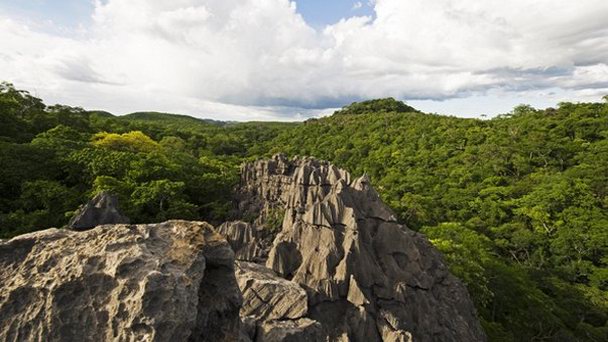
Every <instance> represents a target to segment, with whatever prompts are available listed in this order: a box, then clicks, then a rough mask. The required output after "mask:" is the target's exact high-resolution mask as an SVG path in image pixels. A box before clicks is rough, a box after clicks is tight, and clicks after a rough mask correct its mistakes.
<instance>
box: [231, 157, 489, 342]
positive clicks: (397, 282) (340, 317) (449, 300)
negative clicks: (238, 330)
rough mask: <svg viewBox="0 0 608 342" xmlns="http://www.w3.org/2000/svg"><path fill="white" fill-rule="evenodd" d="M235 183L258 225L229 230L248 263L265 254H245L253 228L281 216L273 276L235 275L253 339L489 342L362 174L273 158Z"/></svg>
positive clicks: (272, 253)
mask: <svg viewBox="0 0 608 342" xmlns="http://www.w3.org/2000/svg"><path fill="white" fill-rule="evenodd" d="M241 177H242V179H241V186H240V189H239V191H238V197H237V201H238V207H239V211H240V212H241V213H242V214H243V216H244V217H251V216H257V219H256V220H255V221H254V223H253V227H252V226H250V225H249V226H248V225H245V224H239V225H233V226H232V228H233V230H231V231H230V234H229V235H230V236H231V237H229V240H232V242H231V243H232V245H233V246H240V247H239V248H243V246H248V247H245V248H244V250H245V251H246V252H243V253H241V254H240V255H244V256H245V259H246V260H250V259H252V258H250V256H251V255H252V254H255V255H257V256H260V255H263V254H264V253H258V252H251V250H252V249H253V250H256V248H257V247H251V243H252V241H254V240H256V238H255V236H254V234H253V233H251V232H253V231H255V229H254V227H256V226H260V225H263V224H264V222H265V221H266V220H268V217H269V216H270V213H273V212H276V211H277V210H280V211H282V212H284V218H283V223H282V229H281V230H280V232H278V234H277V235H276V238H275V239H274V242H273V245H272V247H271V248H270V250H268V251H267V254H268V258H267V260H266V261H265V265H266V266H267V267H268V268H269V269H271V270H272V271H274V272H275V273H276V275H275V273H273V272H270V270H268V271H265V270H264V269H263V268H260V267H259V266H255V267H254V266H253V265H249V264H241V266H239V268H237V270H238V271H237V277H238V279H239V285H240V288H241V290H242V291H243V293H244V296H245V306H244V307H243V309H242V310H241V315H242V316H244V317H245V321H249V322H250V321H251V320H252V319H253V320H255V321H256V322H257V328H256V329H257V333H256V334H255V336H257V337H258V340H281V336H283V337H285V336H290V337H291V339H290V340H293V341H306V340H310V339H311V338H313V337H315V336H317V337H318V336H319V334H320V336H322V338H323V340H325V339H326V340H329V341H348V340H350V341H484V340H485V335H484V333H483V330H482V329H481V326H480V324H479V321H478V320H477V318H476V314H475V308H474V306H473V303H472V302H471V299H470V297H469V295H468V292H467V290H466V288H465V287H464V285H463V284H462V283H461V282H460V281H459V280H457V279H456V278H455V277H454V276H452V275H451V274H450V273H449V271H448V269H447V267H446V266H445V264H444V262H443V259H442V256H441V255H440V253H439V252H438V251H437V250H436V249H435V248H434V247H432V246H431V245H430V243H429V242H428V241H427V240H426V238H425V237H424V236H423V235H421V234H418V233H416V232H413V231H411V230H409V229H408V228H407V227H406V226H404V225H403V224H400V223H398V222H397V220H396V217H395V215H393V213H392V212H391V210H390V209H389V208H388V207H387V206H385V205H384V204H383V203H382V201H381V200H380V198H379V196H378V194H377V193H376V191H375V190H374V189H373V188H372V187H371V185H370V182H369V179H368V178H367V177H366V176H363V177H360V178H357V179H352V178H351V176H350V175H349V174H348V173H347V172H345V171H343V170H340V169H338V168H337V167H335V166H334V165H331V164H329V163H327V162H322V161H317V160H314V159H299V158H295V159H292V160H288V159H287V158H285V157H284V156H282V155H276V156H274V157H273V158H272V159H270V160H263V161H258V162H255V163H251V164H247V165H245V166H244V167H243V169H242V174H241ZM239 227H241V228H242V233H239V232H236V231H235V230H238V228H239ZM245 237H246V238H245ZM239 250H241V249H239ZM243 265H247V266H243ZM277 275H278V276H280V277H282V278H283V279H281V278H280V277H278V276H277ZM289 283H291V284H289ZM293 285H298V288H301V290H298V288H294V286H293ZM302 291H304V292H305V293H306V302H307V305H306V306H304V305H303V303H304V299H303V298H302V293H303V292H302ZM285 297H287V298H285ZM287 308H289V310H287ZM251 315H253V317H251ZM290 333H292V335H289V334H290ZM307 334H308V335H307ZM249 335H250V336H253V335H252V334H251V332H250V333H249ZM316 339H317V338H313V340H316Z"/></svg>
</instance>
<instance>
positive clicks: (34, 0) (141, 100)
mask: <svg viewBox="0 0 608 342" xmlns="http://www.w3.org/2000/svg"><path fill="white" fill-rule="evenodd" d="M606 18H608V1H605V0H577V1H570V0H536V1H533V2H532V1H528V0H510V1H504V0H501V1H498V0H484V1H478V0H436V1H426V0H366V1H352V0H332V1H327V0H325V1H321V0H299V1H289V0H172V1H164V0H27V1H25V0H0V43H1V46H2V48H1V49H0V80H3V81H8V82H11V83H13V84H14V85H15V86H16V87H17V88H19V89H25V90H29V91H30V92H31V93H32V94H33V95H35V96H37V97H40V98H42V99H43V100H45V102H46V103H47V104H54V103H61V104H67V105H73V106H80V107H83V108H87V109H99V110H107V111H110V112H112V113H114V114H126V113H129V112H134V111H147V110H154V111H162V112H172V113H183V114H189V115H193V116H197V117H204V118H212V119H219V120H240V121H246V120H303V119H306V118H308V117H316V116H320V115H326V114H330V113H332V112H333V110H335V108H339V107H341V106H343V105H347V104H349V103H351V102H353V101H361V100H366V99H373V98H382V97H394V98H397V99H399V100H403V101H406V102H407V103H408V104H410V105H412V106H414V107H416V108H418V109H420V110H423V111H426V112H436V113H440V114H446V115H456V116H461V117H481V116H489V117H492V116H495V115H498V114H504V113H508V112H509V111H511V110H512V109H513V107H515V106H516V105H518V104H530V105H532V106H534V107H537V108H545V107H550V106H556V105H557V104H558V103H559V102H563V101H572V102H581V101H601V98H602V96H604V95H606V94H608V20H606Z"/></svg>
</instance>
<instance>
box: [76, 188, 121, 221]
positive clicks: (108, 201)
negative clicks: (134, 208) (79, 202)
mask: <svg viewBox="0 0 608 342" xmlns="http://www.w3.org/2000/svg"><path fill="white" fill-rule="evenodd" d="M118 208H119V207H118V198H117V197H116V196H114V195H112V194H110V193H108V192H105V191H104V192H101V193H99V194H97V196H95V197H93V199H92V200H90V201H89V202H88V203H87V204H85V205H84V206H81V207H80V208H79V209H78V211H77V212H76V214H75V215H74V217H72V219H71V220H70V222H69V223H68V227H69V228H71V229H74V230H78V231H82V230H87V229H91V228H95V227H97V226H99V225H102V224H121V223H129V218H128V217H126V216H124V215H122V214H121V213H120V211H119V210H118Z"/></svg>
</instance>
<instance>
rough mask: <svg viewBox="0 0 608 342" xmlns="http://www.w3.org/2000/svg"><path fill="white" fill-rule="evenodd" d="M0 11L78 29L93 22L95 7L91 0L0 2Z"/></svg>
mask: <svg viewBox="0 0 608 342" xmlns="http://www.w3.org/2000/svg"><path fill="white" fill-rule="evenodd" d="M0 9H2V10H3V11H4V12H6V13H8V14H10V15H13V16H19V17H24V18H29V19H31V20H41V21H48V20H50V21H53V22H54V23H56V24H58V25H61V26H66V27H78V26H79V25H81V24H83V25H88V24H89V23H90V22H91V14H92V13H93V9H94V6H93V1H89V0H0Z"/></svg>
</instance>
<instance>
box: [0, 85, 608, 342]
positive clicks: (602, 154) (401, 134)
mask: <svg viewBox="0 0 608 342" xmlns="http://www.w3.org/2000/svg"><path fill="white" fill-rule="evenodd" d="M605 100H606V101H605V102H603V103H599V102H598V103H569V102H563V103H560V104H559V105H557V106H556V108H547V109H542V110H540V109H535V108H532V107H530V106H527V105H520V106H518V107H516V108H514V109H513V110H512V111H511V112H510V113H506V114H503V115H499V116H497V117H495V118H492V119H488V120H481V119H463V118H457V117H451V116H445V115H437V114H427V113H423V112H420V111H418V110H416V109H414V108H412V107H411V106H408V105H407V104H405V103H403V102H400V101H396V100H394V99H380V100H372V101H366V102H361V103H354V104H351V105H348V106H345V107H344V108H342V109H341V110H338V111H336V112H335V113H334V114H333V115H331V116H327V117H323V118H319V119H309V120H307V121H305V122H301V123H276V122H246V123H235V122H219V121H212V120H200V119H196V118H192V117H188V116H183V115H172V114H165V113H153V112H145V113H134V114H129V115H124V116H114V115H112V114H110V113H107V112H102V111H87V110H85V109H82V108H77V107H70V106H65V105H53V106H47V105H45V104H44V103H43V101H42V100H40V99H38V98H36V97H33V96H32V95H30V94H29V93H28V92H27V91H23V90H18V89H16V88H15V87H14V86H13V85H11V84H8V83H2V84H0V165H1V167H0V194H1V196H0V238H3V239H4V238H10V237H13V236H16V235H19V234H24V233H27V232H31V231H35V230H42V229H46V228H49V227H63V226H65V225H66V224H67V222H68V220H69V219H70V217H71V216H72V215H73V214H74V211H75V210H76V209H77V208H78V206H79V205H81V204H83V203H85V202H86V201H87V200H88V199H90V198H91V197H93V196H94V195H95V194H96V193H98V192H100V191H104V190H109V191H111V192H113V193H115V194H116V195H118V197H119V200H120V204H121V210H122V211H123V212H124V213H125V214H126V215H127V216H128V217H130V218H131V220H132V221H133V222H136V223H147V222H159V221H163V220H167V219H178V218H179V219H196V220H207V221H209V222H211V223H213V224H218V223H221V222H222V221H223V220H225V219H226V218H227V217H228V216H229V214H230V210H231V206H232V204H231V191H232V189H233V188H234V187H235V185H236V184H237V182H238V179H239V178H238V177H239V175H238V172H239V167H240V165H241V164H242V163H244V162H246V161H250V160H254V159H257V158H261V157H267V156H270V155H272V154H274V153H278V152H282V153H286V154H287V155H289V156H295V155H300V156H302V155H306V156H314V157H316V158H319V159H325V160H329V161H331V162H333V163H335V164H336V165H338V166H339V167H342V168H345V169H346V170H348V171H350V172H351V173H352V174H354V175H361V174H363V173H366V174H367V175H369V177H370V179H371V180H372V183H373V185H374V186H375V187H376V189H377V190H378V192H379V193H380V195H381V196H382V198H383V200H384V201H385V202H386V203H387V204H388V205H389V206H390V207H391V208H392V209H393V210H394V211H395V213H396V214H397V215H398V217H399V218H400V221H401V222H403V223H405V224H406V225H407V226H408V227H409V228H411V229H413V230H416V231H419V232H422V233H424V234H425V235H426V236H427V237H428V238H429V239H430V240H431V242H432V243H433V244H434V245H435V246H436V247H437V248H439V249H440V250H441V251H442V252H443V254H444V256H445V259H446V261H447V262H448V264H449V266H450V269H451V271H452V272H453V273H454V274H455V275H456V276H457V277H459V278H460V279H462V280H463V281H464V282H465V284H466V285H467V288H468V290H469V292H470V293H471V295H472V297H473V300H474V302H475V305H476V307H477V310H478V314H479V316H480V319H481V321H482V324H483V327H484V329H485V330H486V333H487V334H488V336H489V338H490V340H491V341H607V340H608V97H605Z"/></svg>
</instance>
